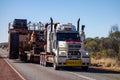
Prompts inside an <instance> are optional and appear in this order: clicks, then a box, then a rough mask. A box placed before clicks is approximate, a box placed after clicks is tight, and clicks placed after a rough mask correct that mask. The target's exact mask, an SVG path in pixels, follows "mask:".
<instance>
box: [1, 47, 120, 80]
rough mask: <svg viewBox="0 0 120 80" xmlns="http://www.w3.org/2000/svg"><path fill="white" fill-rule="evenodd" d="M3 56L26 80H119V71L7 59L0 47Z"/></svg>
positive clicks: (6, 53) (6, 54) (5, 52)
mask: <svg viewBox="0 0 120 80" xmlns="http://www.w3.org/2000/svg"><path fill="white" fill-rule="evenodd" d="M0 52H1V54H0V55H1V56H3V57H4V59H6V60H7V61H8V62H9V63H10V64H11V65H12V66H13V67H14V68H15V69H16V70H17V71H18V72H19V73H20V74H21V75H22V76H23V77H24V78H25V79H26V80H120V73H117V72H112V71H105V70H99V69H94V68H90V69H89V70H88V71H83V70H82V69H81V68H78V67H76V68H69V69H68V68H66V69H65V68H64V69H61V70H58V71H56V70H54V69H53V67H43V66H41V65H39V64H35V63H24V62H21V61H20V60H19V59H17V60H10V59H8V58H7V57H8V52H7V51H5V50H2V49H0Z"/></svg>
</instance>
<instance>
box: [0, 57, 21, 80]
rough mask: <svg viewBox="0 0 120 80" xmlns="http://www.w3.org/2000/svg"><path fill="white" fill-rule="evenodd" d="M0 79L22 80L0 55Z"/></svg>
mask: <svg viewBox="0 0 120 80" xmlns="http://www.w3.org/2000/svg"><path fill="white" fill-rule="evenodd" d="M0 80H22V79H21V78H20V76H19V75H18V74H17V73H16V72H15V71H14V70H13V69H12V68H11V67H10V66H9V65H8V64H7V63H6V62H5V60H4V59H3V58H2V57H1V56H0Z"/></svg>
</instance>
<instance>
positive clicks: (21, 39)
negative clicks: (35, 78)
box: [9, 18, 90, 70]
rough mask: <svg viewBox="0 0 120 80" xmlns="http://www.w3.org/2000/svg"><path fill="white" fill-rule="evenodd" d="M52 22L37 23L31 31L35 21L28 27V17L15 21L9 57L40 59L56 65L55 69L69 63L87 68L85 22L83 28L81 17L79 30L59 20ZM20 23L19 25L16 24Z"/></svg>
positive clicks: (39, 60)
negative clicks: (26, 19)
mask: <svg viewBox="0 0 120 80" xmlns="http://www.w3.org/2000/svg"><path fill="white" fill-rule="evenodd" d="M50 21H51V22H50V23H46V24H44V25H43V24H41V23H38V24H37V25H35V24H33V25H32V26H33V30H30V28H29V27H30V24H31V23H29V24H28V26H29V27H28V26H27V23H26V21H25V20H22V19H17V20H15V21H14V24H13V28H12V29H11V28H9V34H10V37H9V56H10V57H9V58H11V59H17V58H18V57H20V59H21V60H24V61H28V60H30V61H34V62H39V63H40V64H41V65H44V66H49V65H50V64H53V67H54V69H55V70H58V69H59V68H61V67H68V66H72V67H75V66H80V67H82V68H83V69H84V70H87V69H88V66H89V65H90V55H89V53H88V52H87V51H85V50H84V47H83V45H84V41H85V33H84V27H85V25H82V28H81V31H79V22H80V19H78V22H77V30H76V27H75V26H74V25H72V24H71V23H68V24H60V23H59V22H56V23H55V22H53V19H52V18H50ZM16 24H18V27H15V25H16ZM23 25H24V26H23ZM9 26H10V25H9ZM13 39H14V40H15V43H14V41H12V40H13ZM16 40H17V41H16ZM12 47H15V48H16V49H13V48H12Z"/></svg>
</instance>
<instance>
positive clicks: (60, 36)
mask: <svg viewBox="0 0 120 80" xmlns="http://www.w3.org/2000/svg"><path fill="white" fill-rule="evenodd" d="M57 40H59V41H65V40H80V36H79V33H57Z"/></svg>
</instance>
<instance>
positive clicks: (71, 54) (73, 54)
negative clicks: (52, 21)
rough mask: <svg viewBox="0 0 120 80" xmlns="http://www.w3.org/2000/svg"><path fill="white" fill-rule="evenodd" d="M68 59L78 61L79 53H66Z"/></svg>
mask: <svg viewBox="0 0 120 80" xmlns="http://www.w3.org/2000/svg"><path fill="white" fill-rule="evenodd" d="M68 58H70V59H73V58H74V59H78V58H80V52H79V51H68Z"/></svg>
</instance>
